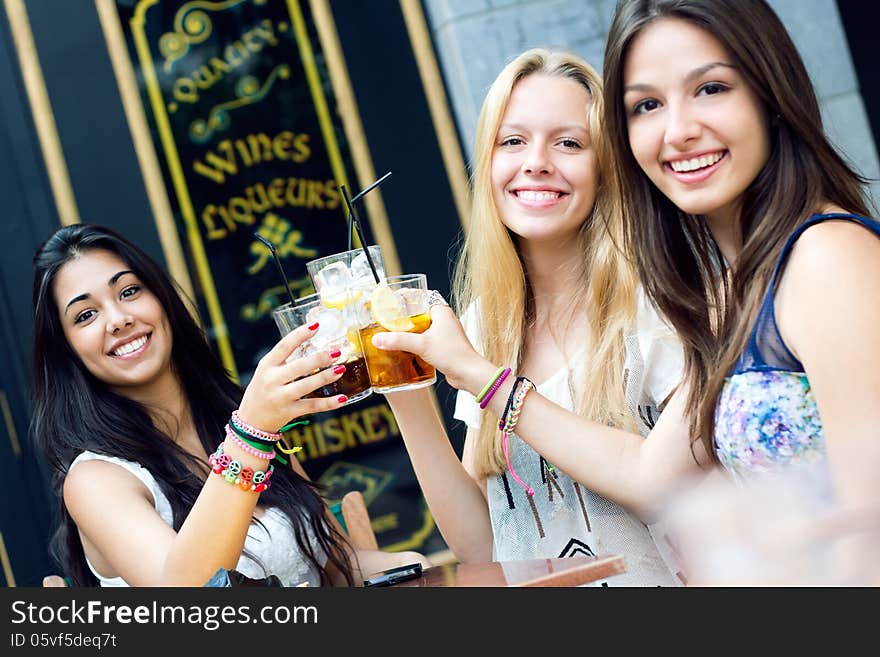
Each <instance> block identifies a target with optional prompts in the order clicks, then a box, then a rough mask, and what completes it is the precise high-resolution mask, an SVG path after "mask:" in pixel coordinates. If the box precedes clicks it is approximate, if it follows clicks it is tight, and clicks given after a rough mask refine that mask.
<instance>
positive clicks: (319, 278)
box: [314, 262, 351, 297]
mask: <svg viewBox="0 0 880 657" xmlns="http://www.w3.org/2000/svg"><path fill="white" fill-rule="evenodd" d="M314 282H315V290H316V291H317V292H319V293H320V294H321V296H327V297H333V296H337V295H339V294H342V293H344V292H345V291H346V290H348V289H349V287H350V286H351V275H350V274H349V272H348V268H347V267H346V266H345V263H344V262H334V263H333V264H330V265H327V266H326V267H324V268H323V269H321V270H320V271H318V273H316V274H315V276H314Z"/></svg>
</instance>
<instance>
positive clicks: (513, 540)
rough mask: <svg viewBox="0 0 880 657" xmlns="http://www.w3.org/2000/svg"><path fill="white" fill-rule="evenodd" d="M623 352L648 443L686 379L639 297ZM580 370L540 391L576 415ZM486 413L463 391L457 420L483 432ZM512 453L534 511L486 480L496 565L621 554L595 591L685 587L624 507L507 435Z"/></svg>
mask: <svg viewBox="0 0 880 657" xmlns="http://www.w3.org/2000/svg"><path fill="white" fill-rule="evenodd" d="M463 323H464V325H465V329H466V331H467V334H468V337H469V338H470V339H471V342H472V343H473V344H474V345H478V344H479V340H478V339H477V337H478V333H477V330H476V322H475V318H474V316H473V313H471V312H470V311H469V312H466V313H465V315H464V317H463ZM626 347H627V356H626V370H627V375H626V400H627V403H628V405H629V407H630V411H631V412H632V413H633V416H634V417H635V418H636V420H637V422H638V424H639V429H640V432H641V433H642V435H646V434H647V433H648V431H649V430H650V428H651V426H653V424H654V423H655V422H656V420H657V417H658V416H659V412H658V410H657V408H658V406H659V405H660V404H661V403H662V402H663V401H665V400H666V398H667V397H668V396H669V394H670V393H671V392H672V390H673V389H674V388H675V386H676V385H678V383H679V381H680V379H681V373H682V368H683V364H684V358H683V354H682V351H681V347H680V344H679V342H678V339H677V338H676V337H675V335H674V333H673V332H672V330H671V329H670V328H669V327H668V326H667V325H666V324H665V323H664V322H663V321H661V319H660V318H659V316H658V315H657V313H656V311H655V310H654V309H653V306H652V305H651V304H650V303H649V302H648V301H647V298H646V297H645V295H644V294H643V293H642V292H641V291H640V293H639V306H638V315H637V327H636V331H635V332H634V333H633V334H632V335H631V336H630V337H629V338H628V339H627V341H626ZM583 369H584V362H583V359H582V358H581V359H576V364H575V366H574V367H573V368H572V370H571V372H569V370H568V369H563V370H560V371H558V372H557V373H556V374H554V375H553V376H551V377H550V378H549V379H547V380H546V381H544V382H543V383H541V384H540V385H538V387H537V389H536V390H537V392H538V393H540V394H541V395H543V396H544V397H546V398H547V399H549V400H551V401H553V402H555V403H557V404H559V405H560V406H562V407H563V408H566V409H568V410H573V409H574V400H573V399H572V393H574V394H575V395H576V394H578V389H579V387H580V383H581V382H582V381H583ZM569 378H570V381H569ZM483 413H484V411H482V410H480V407H479V404H477V402H476V401H475V400H474V397H473V395H471V394H469V393H467V392H464V391H459V393H458V397H457V399H456V405H455V414H454V416H455V418H456V419H459V420H462V421H464V422H465V423H466V424H467V426H468V427H471V428H474V429H478V428H479V426H480V419H481V417H482V415H483ZM492 420H495V418H494V417H493V418H492ZM550 430H552V428H551V429H550ZM509 453H510V462H511V464H512V466H513V469H514V470H515V471H516V473H517V475H518V476H519V477H520V478H521V479H522V480H523V481H524V482H525V483H526V484H528V485H529V486H530V487H531V488H532V489H534V491H535V494H534V496H533V498H532V502H534V507H532V505H531V504H530V502H529V499H528V495H527V494H526V491H525V489H524V488H523V487H522V486H521V485H520V484H519V483H517V482H516V481H515V480H514V478H513V477H512V476H511V474H510V472H508V471H505V472H504V473H503V474H500V475H495V476H491V477H489V478H488V480H487V482H486V487H487V498H488V501H489V515H490V517H491V521H492V532H493V535H494V542H493V547H492V555H493V559H495V560H498V561H510V560H517V559H546V558H555V557H567V556H574V555H602V554H620V555H623V556H624V558H625V560H626V572H625V573H623V574H621V575H616V576H614V577H612V578H610V579H609V580H608V581H607V582H605V581H600V582H597V584H600V585H607V586H676V585H678V584H679V583H680V581H679V580H678V579H677V578H676V577H675V576H674V575H673V574H672V572H674V571H677V570H678V568H677V567H676V565H675V563H674V561H673V559H672V552H671V550H670V549H669V547H668V546H667V545H665V544H663V543H662V541H663V540H664V539H663V537H662V535H660V536H657V538H658V539H659V540H658V541H657V543H655V540H654V537H652V531H651V529H649V528H648V527H647V526H646V525H644V524H643V523H642V522H641V521H640V520H639V519H638V518H636V517H635V516H633V515H631V514H630V513H628V512H627V511H625V510H624V509H623V508H622V507H621V506H619V505H617V504H615V503H614V502H611V501H610V500H608V499H606V498H604V497H602V496H600V495H597V494H596V493H593V492H592V491H590V490H587V489H586V488H585V487H584V486H583V485H581V484H579V483H578V482H576V481H574V480H573V479H571V478H570V477H568V476H567V475H566V474H565V473H564V472H563V471H562V470H561V469H560V468H559V467H558V466H556V465H555V464H553V466H554V467H553V469H554V471H555V474H554V473H553V472H551V471H550V468H549V467H548V464H547V461H545V460H544V459H543V458H542V457H541V455H540V454H538V453H537V452H536V451H535V450H534V449H532V448H531V447H530V446H529V445H528V444H527V443H526V442H524V441H523V440H521V439H520V438H519V436H517V435H516V434H511V435H510V439H509ZM658 529H659V528H658ZM661 550H662V556H661ZM667 561H668V565H667Z"/></svg>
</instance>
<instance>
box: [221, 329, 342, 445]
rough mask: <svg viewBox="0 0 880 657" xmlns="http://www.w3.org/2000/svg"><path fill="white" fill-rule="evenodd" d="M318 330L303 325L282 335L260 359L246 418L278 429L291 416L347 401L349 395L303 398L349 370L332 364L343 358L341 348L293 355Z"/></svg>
mask: <svg viewBox="0 0 880 657" xmlns="http://www.w3.org/2000/svg"><path fill="white" fill-rule="evenodd" d="M317 330H318V325H317V324H314V325H312V327H309V326H300V327H299V328H298V329H296V330H295V331H291V332H290V333H288V334H287V335H285V336H284V337H283V338H281V340H279V341H278V344H276V345H275V346H274V347H273V348H272V350H271V351H270V352H269V353H268V354H266V355H265V356H263V357H262V358H261V359H260V362H259V364H258V365H257V369H256V370H255V371H254V376H253V378H252V379H251V382H250V384H249V385H248V387H247V389H246V390H245V391H244V396H243V397H242V400H241V405H240V406H239V409H238V412H239V415H240V416H241V419H242V421H243V422H246V423H247V424H249V425H251V426H253V427H257V428H258V429H263V430H264V431H278V429H279V428H280V427H282V426H284V425H285V424H286V423H287V422H289V421H290V420H294V419H296V418H298V417H301V416H303V415H309V414H311V413H321V412H324V411H332V410H334V409H337V408H339V407H340V406H342V405H343V404H344V403H345V402H346V401H347V398H346V397H345V395H340V396H338V397H321V398H317V399H303V396H304V395H307V394H308V393H310V392H312V391H313V390H315V389H317V388H320V387H321V386H325V385H327V384H329V383H332V382H334V381H336V380H338V379H339V378H341V377H342V375H343V374H344V373H345V366H344V365H337V366H336V367H330V366H331V365H332V364H333V363H334V362H335V361H336V359H337V358H339V356H340V353H339V352H338V351H335V352H329V351H327V352H320V353H317V354H312V355H311V356H303V357H293V358H291V356H292V354H294V353H295V352H296V350H297V349H298V348H299V346H300V345H302V344H303V343H304V342H305V341H306V340H308V339H309V338H311V337H312V336H314V335H315V333H316V332H317Z"/></svg>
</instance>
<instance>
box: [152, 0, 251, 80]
mask: <svg viewBox="0 0 880 657" xmlns="http://www.w3.org/2000/svg"><path fill="white" fill-rule="evenodd" d="M243 2H247V0H224V1H220V2H210V1H209V0H193V1H192V2H187V3H186V4H185V5H183V6H182V7H181V8H180V9H178V10H177V14H175V16H174V31H173V32H166V33H165V34H163V35H162V36H161V37H159V52H160V53H161V54H162V56H163V57H164V58H165V63H164V68H165V72H166V73H170V72H171V67H172V66H174V62H176V61H177V60H178V59H180V58H181V57H183V56H184V55H186V53H187V52H189V48H190V46H191V45H193V44H195V43H202V42H203V41H205V39H207V38H208V37H209V36H211V29H212V24H211V17H210V16H208V12H209V11H214V12H216V11H224V10H226V9H229V8H230V7H235V6H236V5H240V4H241V3H243ZM264 3H265V0H254V4H256V5H262V4H264Z"/></svg>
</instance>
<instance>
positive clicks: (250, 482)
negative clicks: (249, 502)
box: [208, 444, 275, 493]
mask: <svg viewBox="0 0 880 657" xmlns="http://www.w3.org/2000/svg"><path fill="white" fill-rule="evenodd" d="M208 462H209V463H210V464H211V472H213V473H214V474H218V475H220V476H221V477H223V478H224V479H225V480H226V481H228V482H229V483H230V484H233V485H234V486H238V487H239V488H240V489H241V490H243V491H253V492H255V493H262V492H263V491H264V490H268V489H269V487H270V486H271V485H272V482H271V481H269V479H271V478H272V473H273V472H274V471H275V468H274V467H273V466H272V465H271V464H270V465H269V467H268V469H267V470H266V471H265V472H263V471H262V470H254V469H253V468H242V467H241V463H240V462H238V461H235V460H233V458H232V457H231V456H229V454H226V453H225V452H224V451H223V445H222V444H220V445H217V451H216V452H214V453H213V454H211V456H209V457H208Z"/></svg>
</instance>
